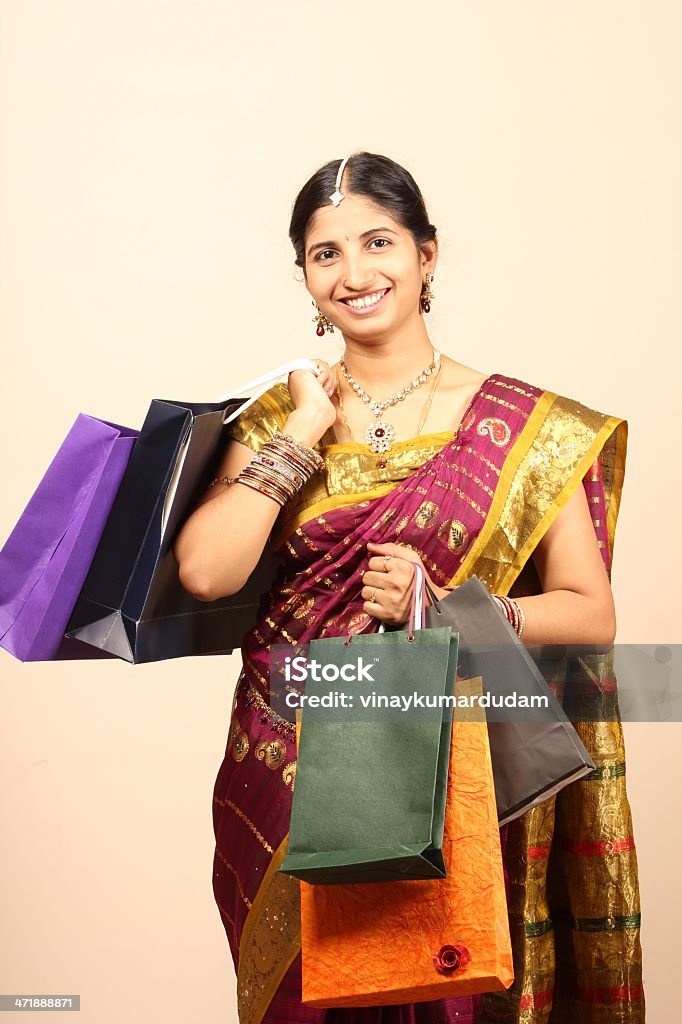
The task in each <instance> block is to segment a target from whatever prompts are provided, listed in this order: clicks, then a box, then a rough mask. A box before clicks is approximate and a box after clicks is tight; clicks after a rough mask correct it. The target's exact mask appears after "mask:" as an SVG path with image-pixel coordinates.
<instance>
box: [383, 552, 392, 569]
mask: <svg viewBox="0 0 682 1024" xmlns="http://www.w3.org/2000/svg"><path fill="white" fill-rule="evenodd" d="M389 558H393V555H384V572H388V569H387V568H386V566H387V565H388V560H389Z"/></svg>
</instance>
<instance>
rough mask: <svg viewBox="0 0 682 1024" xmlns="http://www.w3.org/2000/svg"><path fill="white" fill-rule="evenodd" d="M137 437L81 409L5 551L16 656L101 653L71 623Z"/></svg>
mask: <svg viewBox="0 0 682 1024" xmlns="http://www.w3.org/2000/svg"><path fill="white" fill-rule="evenodd" d="M136 437H137V431H136V430H129V429H128V428H127V427H121V426H118V425H117V424H115V423H108V422H107V421H105V420H99V419H96V418H95V417H94V416H87V415H85V414H83V413H82V414H81V415H79V416H78V417H77V419H76V421H75V423H74V424H73V426H72V427H71V430H70V431H69V433H68V434H67V436H66V438H65V439H64V441H63V443H62V445H61V446H60V448H59V451H58V452H57V454H56V455H55V457H54V459H53V460H52V462H51V463H50V465H49V467H48V469H47V471H46V473H45V475H44V476H43V478H42V480H41V481H40V483H39V485H38V487H37V489H36V491H35V493H34V494H33V496H32V498H31V500H30V501H29V503H28V505H27V506H26V508H25V510H24V512H23V513H22V515H21V517H20V518H19V521H18V522H17V524H16V526H15V527H14V529H13V530H12V533H11V534H10V536H9V538H8V540H7V542H6V544H5V545H4V547H3V549H2V551H0V646H1V647H4V649H5V650H6V651H9V653H10V654H13V655H14V657H15V658H19V659H20V660H21V661H50V660H53V659H62V658H79V657H88V656H92V657H96V656H97V654H98V652H96V651H91V649H90V648H88V647H86V646H85V645H84V644H79V643H76V642H75V641H68V640H65V638H64V630H65V628H66V624H67V622H68V619H69V615H70V614H71V610H72V608H73V606H74V604H75V602H76V598H77V597H78V593H79V591H80V589H81V587H82V585H83V581H84V579H85V576H86V574H87V571H88V568H89V566H90V562H91V561H92V558H93V555H94V553H95V549H96V547H97V543H98V541H99V538H100V535H101V533H102V530H103V528H104V524H105V522H106V520H107V516H108V515H109V510H110V508H111V504H112V502H113V500H114V497H115V495H116V492H117V490H118V487H119V484H120V482H121V478H122V476H123V472H124V470H125V467H126V464H127V462H128V459H129V457H130V453H131V451H132V448H133V445H134V443H135V438H136Z"/></svg>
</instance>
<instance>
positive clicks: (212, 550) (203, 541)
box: [173, 483, 279, 601]
mask: <svg viewBox="0 0 682 1024" xmlns="http://www.w3.org/2000/svg"><path fill="white" fill-rule="evenodd" d="M278 512H279V505H278V504H277V502H276V501H274V500H273V499H272V498H269V497H268V496H267V495H265V494H261V493H260V492H259V491H256V490H254V489H253V488H251V487H245V486H243V485H242V484H236V483H235V484H232V485H231V486H230V487H228V488H227V490H223V491H221V492H220V493H219V494H217V495H216V497H215V498H211V500H210V501H206V502H205V503H204V504H203V505H201V506H200V507H199V508H198V509H197V510H196V511H195V512H193V513H192V515H191V516H190V517H189V519H188V520H187V522H186V523H185V525H184V526H183V528H182V530H181V532H180V534H179V535H178V539H177V541H176V542H175V545H174V548H173V553H174V554H175V558H176V560H177V563H178V569H179V575H180V582H181V583H182V585H183V587H184V588H185V590H187V591H189V593H190V594H192V595H193V596H194V597H196V598H198V599H199V600H200V601H216V600H218V598H220V597H227V596H228V595H230V594H236V593H237V591H239V590H241V588H242V587H243V586H244V584H245V583H246V581H247V579H248V578H249V576H250V575H251V573H252V572H253V570H254V569H255V567H256V565H257V564H258V561H259V559H260V557H261V555H262V553H263V549H264V547H265V544H266V543H267V539H268V537H269V535H270V531H271V530H272V527H273V525H274V522H275V520H276V518H277V513H278Z"/></svg>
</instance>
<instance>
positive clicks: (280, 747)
mask: <svg viewBox="0 0 682 1024" xmlns="http://www.w3.org/2000/svg"><path fill="white" fill-rule="evenodd" d="M253 752H254V755H255V756H256V757H257V758H258V760H259V761H265V764H266V765H267V767H268V768H271V769H272V770H273V771H274V770H275V768H279V766H280V764H281V763H282V761H283V760H284V755H285V754H286V752H287V745H286V743H285V742H284V740H278V739H272V740H261V742H260V743H257V744H256V746H255V747H254V751H253Z"/></svg>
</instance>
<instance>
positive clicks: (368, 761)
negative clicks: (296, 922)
mask: <svg viewBox="0 0 682 1024" xmlns="http://www.w3.org/2000/svg"><path fill="white" fill-rule="evenodd" d="M422 575H423V574H422V571H421V568H420V567H418V566H416V565H415V585H414V587H413V597H414V599H413V612H412V616H411V620H410V621H411V623H412V624H413V626H414V628H412V626H411V627H410V628H409V630H408V632H407V633H403V632H393V633H373V634H356V635H354V636H352V637H350V638H346V637H343V636H341V637H326V638H324V639H320V640H312V641H311V642H310V645H309V658H310V662H311V664H312V663H313V662H314V663H316V664H317V665H318V666H319V668H318V671H317V675H318V676H322V678H321V679H319V680H318V681H317V682H313V681H312V679H310V678H309V679H307V680H306V683H305V693H306V696H307V697H310V696H312V695H313V694H314V695H315V696H317V697H319V699H320V701H321V706H320V707H317V706H310V705H309V704H307V705H306V706H305V707H304V711H303V723H304V724H303V730H302V735H301V748H300V752H299V755H298V759H297V765H296V787H295V790H294V796H293V802H292V809H291V821H290V827H289V842H288V852H287V855H286V857H285V858H284V860H283V862H282V864H281V866H280V868H279V870H280V871H282V872H283V873H284V874H289V875H293V876H294V877H295V878H300V879H305V880H306V881H307V882H309V883H311V884H337V883H349V882H383V881H386V880H388V879H408V878H437V877H443V876H444V874H445V867H444V864H443V854H442V849H441V847H442V840H443V818H444V812H445V792H446V787H447V772H448V763H449V749H450V730H451V728H452V699H454V682H455V672H456V667H457V636H456V634H453V633H452V630H451V629H450V628H449V627H446V628H444V629H440V630H439V629H432V630H423V629H420V628H418V627H419V625H420V622H419V619H420V617H421V614H422V613H421V600H422V599H421V594H422V589H421V582H420V581H421V579H422ZM415 616H416V618H417V622H416V623H415V622H414V619H415ZM363 666H364V667H365V669H367V670H368V674H367V675H365V677H364V678H365V679H366V680H367V682H365V681H363V680H362V675H361V673H362V667H363ZM356 668H358V672H357V673H356V674H358V675H359V676H360V681H358V682H355V683H352V682H351V683H343V684H341V686H340V684H339V682H338V681H336V680H338V679H343V678H344V677H345V678H352V677H353V673H354V672H355V669H356ZM327 677H329V681H328V680H327ZM339 692H348V694H349V696H352V697H353V698H354V704H353V706H352V707H351V708H340V707H338V706H337V705H336V703H335V702H334V701H331V700H329V699H328V698H329V697H334V695H335V694H336V695H338V694H339ZM448 694H451V695H452V698H451V702H450V704H449V706H448V704H447V702H446V701H445V700H444V699H443V698H444V697H446V696H447V695H448ZM363 696H367V697H368V698H370V699H371V706H370V707H368V708H363V705H362V703H361V700H362V697H363ZM415 697H418V698H419V699H420V703H417V702H416V701H415V700H414V698H415ZM325 700H326V701H327V704H329V705H330V707H327V706H326V705H325ZM427 701H428V703H429V704H430V705H431V706H428V705H427ZM422 705H423V706H422ZM330 708H331V709H330Z"/></svg>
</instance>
